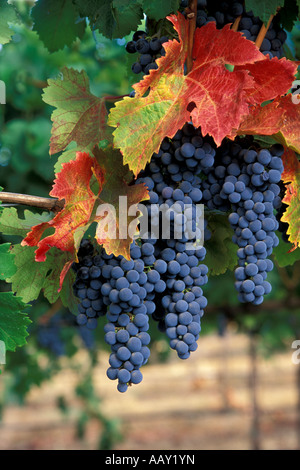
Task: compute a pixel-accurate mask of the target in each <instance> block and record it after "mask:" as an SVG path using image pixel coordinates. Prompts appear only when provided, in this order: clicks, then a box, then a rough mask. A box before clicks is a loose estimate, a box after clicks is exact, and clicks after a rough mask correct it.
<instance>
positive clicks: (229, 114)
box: [108, 13, 296, 175]
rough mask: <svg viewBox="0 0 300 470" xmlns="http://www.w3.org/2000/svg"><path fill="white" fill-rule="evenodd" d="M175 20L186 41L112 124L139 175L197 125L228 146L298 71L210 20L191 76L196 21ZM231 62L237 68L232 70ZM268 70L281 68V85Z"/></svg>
mask: <svg viewBox="0 0 300 470" xmlns="http://www.w3.org/2000/svg"><path fill="white" fill-rule="evenodd" d="M169 19H170V21H171V22H172V23H173V25H174V27H175V30H176V31H177V32H178V36H179V41H177V40H173V41H168V42H167V43H165V44H164V48H165V50H166V55H165V57H161V58H160V59H158V60H157V64H158V66H159V67H158V69H157V70H151V72H150V74H149V75H148V76H147V77H145V78H144V79H143V80H142V81H140V82H139V83H138V84H136V85H134V89H135V91H136V97H135V98H129V97H126V98H124V99H123V100H122V101H119V102H118V103H116V105H115V107H114V108H113V109H112V110H111V111H110V115H109V119H108V124H109V125H110V126H112V127H116V130H115V131H114V133H113V135H114V145H115V146H116V147H117V148H120V150H121V152H122V154H123V157H124V163H125V164H126V163H128V165H129V168H130V169H131V170H132V171H133V172H134V174H135V175H137V174H138V173H139V172H140V171H141V170H142V169H143V168H144V167H145V165H146V163H147V162H148V161H150V159H151V156H152V154H153V153H155V152H158V149H159V147H160V144H161V142H162V140H163V138H164V137H170V138H172V137H173V136H174V135H175V133H176V132H177V130H178V129H180V128H181V127H182V126H183V125H184V124H185V122H188V121H190V120H192V121H193V124H194V126H195V127H200V126H201V130H202V133H203V135H206V134H210V135H211V136H212V137H213V138H214V140H215V142H216V143H217V145H220V144H221V142H222V140H223V138H224V137H225V136H227V135H230V134H232V132H233V129H237V128H238V127H239V126H240V123H241V121H242V120H243V119H244V117H245V116H246V115H247V114H249V113H250V109H252V107H253V105H257V104H261V101H262V100H264V101H265V100H266V99H271V98H270V97H273V98H275V97H278V96H281V95H282V94H284V93H286V91H287V90H288V89H289V88H290V87H291V84H292V82H293V80H294V73H295V72H296V65H295V64H292V63H291V62H289V61H287V60H286V59H284V60H282V61H278V60H277V59H276V60H275V61H274V60H273V59H272V60H270V59H269V58H268V57H266V56H264V55H263V54H262V53H261V52H260V51H259V50H258V48H257V47H256V46H255V44H253V43H252V42H251V41H248V40H246V39H245V38H243V36H242V35H241V34H240V33H238V32H234V31H232V30H230V25H226V26H225V27H224V28H223V29H222V30H217V29H216V26H215V23H214V22H210V23H209V24H207V25H206V26H204V27H202V28H197V29H196V32H195V40H194V50H193V56H194V57H195V58H196V59H195V61H194V64H193V68H192V70H191V71H190V73H188V74H187V75H184V64H185V61H186V58H187V43H188V40H187V38H188V35H189V27H190V26H189V24H190V22H189V21H188V20H185V18H184V16H183V15H181V14H180V13H179V14H178V16H175V15H172V16H171V17H169ZM260 61H261V62H263V64H264V66H263V67H262V66H260V64H258V63H259V62H260ZM226 64H231V65H233V66H234V70H233V71H232V72H230V71H229V70H227V68H226ZM252 64H253V65H252ZM268 70H269V71H272V72H273V71H274V70H276V73H277V82H276V81H275V80H274V77H272V78H271V79H270V78H269V79H268V80H267V81H266V80H265V78H266V75H267V74H268ZM278 76H280V80H279V79H278ZM144 95H146V96H144ZM232 96H235V99H234V100H233V99H232Z"/></svg>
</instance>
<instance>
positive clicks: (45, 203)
mask: <svg viewBox="0 0 300 470" xmlns="http://www.w3.org/2000/svg"><path fill="white" fill-rule="evenodd" d="M0 201H2V202H4V203H9V204H12V205H15V204H17V205H19V204H20V205H24V206H33V207H39V208H40V209H45V210H47V211H52V212H60V211H61V210H62V209H63V207H64V201H63V200H62V201H60V200H59V199H56V198H50V197H49V198H48V197H39V196H30V195H28V194H18V193H8V192H4V191H0Z"/></svg>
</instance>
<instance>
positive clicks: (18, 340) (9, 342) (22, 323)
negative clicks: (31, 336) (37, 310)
mask: <svg viewBox="0 0 300 470" xmlns="http://www.w3.org/2000/svg"><path fill="white" fill-rule="evenodd" d="M25 307H26V304H25V303H24V302H23V300H22V299H21V298H20V297H16V296H15V295H14V294H13V293H12V292H0V340H1V341H4V343H5V347H6V350H8V351H15V350H16V347H17V346H19V347H20V346H24V344H26V337H27V336H28V332H27V327H28V325H29V324H30V323H31V321H30V320H29V318H28V316H27V315H26V314H25V313H23V312H24V309H25Z"/></svg>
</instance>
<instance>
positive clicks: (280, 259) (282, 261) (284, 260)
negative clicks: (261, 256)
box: [273, 233, 300, 268]
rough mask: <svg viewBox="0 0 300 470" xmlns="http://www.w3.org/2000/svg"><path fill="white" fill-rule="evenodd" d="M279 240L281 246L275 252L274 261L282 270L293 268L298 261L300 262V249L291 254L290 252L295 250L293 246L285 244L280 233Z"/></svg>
mask: <svg viewBox="0 0 300 470" xmlns="http://www.w3.org/2000/svg"><path fill="white" fill-rule="evenodd" d="M278 238H279V245H278V246H277V247H276V248H274V250H273V256H274V260H275V261H276V263H277V264H278V266H279V267H280V268H285V267H286V266H292V265H293V264H294V263H295V262H296V261H299V260H300V248H296V250H294V251H291V252H290V253H289V251H290V250H292V249H293V245H292V244H291V243H286V242H284V241H283V240H282V237H281V234H280V233H279V234H278Z"/></svg>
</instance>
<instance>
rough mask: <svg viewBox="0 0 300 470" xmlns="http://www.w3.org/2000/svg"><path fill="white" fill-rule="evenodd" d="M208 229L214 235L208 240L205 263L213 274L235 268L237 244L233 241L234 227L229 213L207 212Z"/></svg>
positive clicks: (216, 274)
mask: <svg viewBox="0 0 300 470" xmlns="http://www.w3.org/2000/svg"><path fill="white" fill-rule="evenodd" d="M205 216H206V218H207V220H208V229H209V230H210V232H211V234H212V236H211V239H210V240H208V241H206V242H205V244H204V246H205V248H206V256H205V264H206V265H207V267H208V269H209V273H210V274H211V275H213V276H218V275H220V274H224V273H225V272H226V271H227V270H228V269H229V270H231V271H232V270H233V269H234V268H235V267H236V264H237V255H236V251H237V248H236V245H235V244H234V243H233V242H232V228H231V226H230V223H229V222H228V218H227V215H224V214H215V213H206V214H205Z"/></svg>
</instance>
